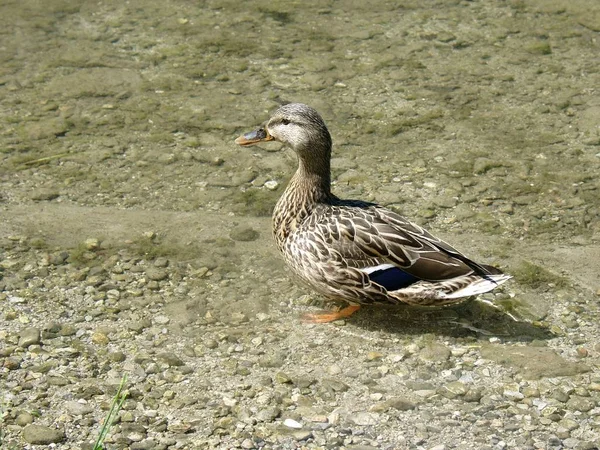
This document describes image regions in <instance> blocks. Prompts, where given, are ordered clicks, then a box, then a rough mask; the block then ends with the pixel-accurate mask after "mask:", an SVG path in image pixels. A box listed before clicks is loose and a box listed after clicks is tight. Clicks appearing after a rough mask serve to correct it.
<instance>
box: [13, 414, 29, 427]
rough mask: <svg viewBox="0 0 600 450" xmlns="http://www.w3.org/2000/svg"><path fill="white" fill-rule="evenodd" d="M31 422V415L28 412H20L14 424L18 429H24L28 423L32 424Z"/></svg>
mask: <svg viewBox="0 0 600 450" xmlns="http://www.w3.org/2000/svg"><path fill="white" fill-rule="evenodd" d="M33 420H34V417H33V415H31V414H29V413H28V412H22V413H20V414H19V415H18V416H17V417H16V419H15V423H16V424H17V425H19V426H20V427H24V426H26V425H29V424H30V423H33Z"/></svg>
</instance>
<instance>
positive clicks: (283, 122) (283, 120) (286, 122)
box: [281, 119, 290, 125]
mask: <svg viewBox="0 0 600 450" xmlns="http://www.w3.org/2000/svg"><path fill="white" fill-rule="evenodd" d="M281 123H282V124H284V125H289V124H290V121H289V120H288V119H281Z"/></svg>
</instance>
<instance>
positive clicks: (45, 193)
mask: <svg viewBox="0 0 600 450" xmlns="http://www.w3.org/2000/svg"><path fill="white" fill-rule="evenodd" d="M59 196H60V194H59V192H58V190H57V189H53V188H41V189H36V190H35V191H33V192H32V193H31V194H30V195H29V198H31V200H35V201H43V200H46V201H48V200H54V199H55V198H57V197H59Z"/></svg>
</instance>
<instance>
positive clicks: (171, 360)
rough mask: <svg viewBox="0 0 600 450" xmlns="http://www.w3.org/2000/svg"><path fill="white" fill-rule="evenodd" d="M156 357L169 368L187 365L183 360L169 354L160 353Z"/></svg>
mask: <svg viewBox="0 0 600 450" xmlns="http://www.w3.org/2000/svg"><path fill="white" fill-rule="evenodd" d="M156 357H157V359H159V360H160V361H162V362H163V363H165V364H167V365H168V366H169V367H180V366H183V365H184V364H185V363H184V362H183V360H182V359H181V358H179V357H178V356H177V355H174V354H173V353H169V352H163V353H159V354H158V355H156Z"/></svg>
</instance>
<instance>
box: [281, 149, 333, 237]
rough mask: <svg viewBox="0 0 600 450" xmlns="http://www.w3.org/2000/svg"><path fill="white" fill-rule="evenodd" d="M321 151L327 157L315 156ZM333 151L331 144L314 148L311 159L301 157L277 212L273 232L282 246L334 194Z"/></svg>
mask: <svg viewBox="0 0 600 450" xmlns="http://www.w3.org/2000/svg"><path fill="white" fill-rule="evenodd" d="M299 154H301V153H299ZM320 154H323V158H320V159H318V158H314V155H320ZM330 154H331V147H329V151H327V152H322V153H320V152H313V157H312V158H311V159H307V158H303V157H302V156H300V157H299V161H298V170H297V171H296V173H295V174H294V176H293V177H292V179H291V180H290V183H289V184H288V186H287V188H286V190H285V192H284V193H283V195H282V196H281V198H280V199H279V201H278V202H277V205H276V206H275V210H274V212H273V234H274V235H275V240H276V241H277V244H278V245H279V246H280V247H281V246H282V245H283V244H284V242H285V240H286V238H287V236H288V235H289V234H290V233H291V232H293V231H294V230H295V229H296V228H297V227H298V226H299V225H300V224H301V223H302V222H303V221H304V220H305V219H306V218H307V217H308V216H309V215H310V214H311V213H312V211H313V210H314V208H315V206H317V205H318V204H320V203H328V202H330V201H331V200H332V199H333V198H334V197H333V195H332V194H331V173H330Z"/></svg>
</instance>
